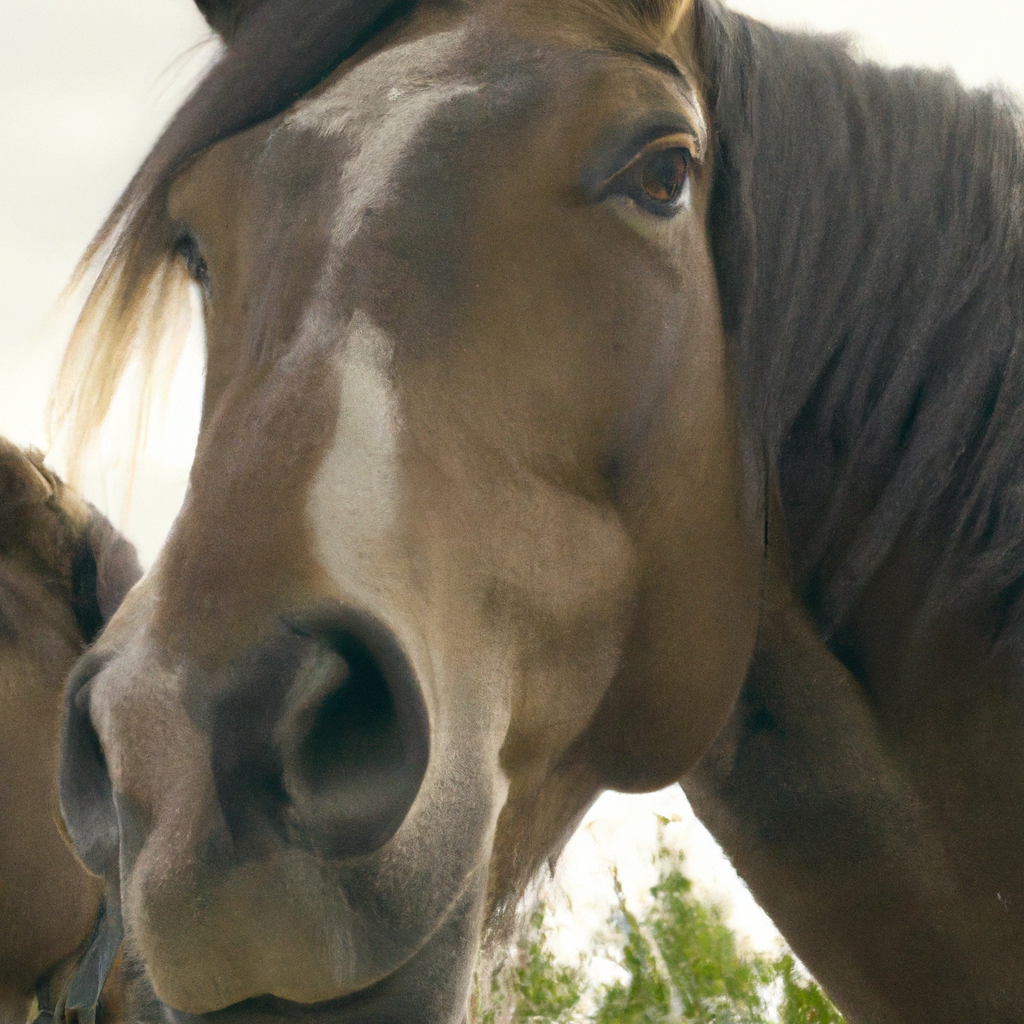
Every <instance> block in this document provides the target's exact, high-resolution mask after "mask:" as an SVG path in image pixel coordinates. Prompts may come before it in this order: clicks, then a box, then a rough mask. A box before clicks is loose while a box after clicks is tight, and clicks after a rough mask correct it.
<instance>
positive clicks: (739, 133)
mask: <svg viewBox="0 0 1024 1024" xmlns="http://www.w3.org/2000/svg"><path fill="white" fill-rule="evenodd" d="M701 13H702V44H703V47H704V50H705V53H706V55H707V56H706V61H707V65H706V66H709V67H711V69H712V77H713V81H714V83H715V93H714V95H713V97H712V100H713V102H714V110H715V122H716V125H717V129H718V132H719V135H720V144H721V149H722V153H721V157H722V160H721V163H722V175H721V179H720V183H719V186H718V194H717V196H716V203H715V217H716V221H715V223H714V225H713V232H712V237H713V243H714V245H715V249H716V262H717V264H718V271H719V279H720V285H721V291H722V295H723V301H724V303H725V305H726V324H727V328H728V329H729V331H730V335H731V337H732V338H733V341H734V343H735V345H736V346H737V349H738V351H737V355H736V361H737V365H738V372H739V375H740V387H741V389H742V391H743V405H744V408H745V412H746V419H747V424H746V425H747V427H748V429H751V430H752V431H753V434H754V436H755V437H756V438H757V442H758V444H759V445H760V446H761V454H762V455H763V457H764V458H765V459H766V460H768V461H770V462H771V463H773V464H774V465H775V466H776V467H777V470H778V473H779V479H780V486H781V491H782V501H783V506H784V509H785V513H786V518H787V531H788V534H789V536H790V540H791V542H795V543H792V549H793V558H794V566H793V568H794V576H795V582H796V584H797V588H798V592H799V593H801V594H802V596H803V598H804V600H805V603H806V604H807V606H808V607H809V608H810V609H811V611H812V612H813V614H814V615H815V616H816V618H817V621H818V625H819V628H820V629H821V630H822V633H823V635H825V636H832V635H834V634H835V632H836V630H837V629H839V628H840V627H841V625H842V623H843V620H844V618H845V617H846V615H847V613H848V612H849V611H850V609H851V606H852V604H853V602H854V601H855V599H856V597H857V595H858V593H859V592H860V591H861V589H862V588H863V587H864V586H865V585H866V584H867V583H868V582H869V581H870V579H871V577H872V574H873V573H874V572H875V571H876V570H877V569H878V567H879V566H880V564H881V563H882V561H883V560H884V559H885V557H886V555H887V553H888V552H889V551H890V549H891V548H892V545H893V544H894V542H895V541H896V539H897V538H898V537H900V536H901V535H905V533H906V532H908V531H909V532H910V533H912V534H913V535H914V536H915V538H918V539H921V540H922V541H927V542H929V543H932V544H934V543H936V542H938V543H939V545H940V548H941V555H942V557H941V568H940V569H939V570H938V571H937V573H936V575H935V577H934V579H933V580H931V581H929V584H928V586H929V588H930V593H929V595H928V597H929V602H931V603H934V602H936V601H938V602H942V603H948V602H950V601H957V600H961V599H964V598H969V595H971V594H973V595H975V596H978V595H980V594H982V593H984V594H987V595H990V596H991V595H996V596H997V598H998V599H999V600H1000V601H1001V602H1002V603H1003V606H1004V609H1005V611H1006V617H1005V619H1004V622H1003V624H1002V626H1003V631H1004V633H1007V632H1008V633H1016V632H1018V631H1019V625H1020V610H1019V605H1020V595H1021V592H1022V590H1024V586H1022V583H1024V463H1022V460H1021V457H1020V446H1021V439H1022V438H1024V365H1022V360H1024V351H1022V350H1024V133H1022V128H1021V125H1022V119H1021V112H1020V110H1019V108H1018V107H1017V106H1016V104H1015V102H1014V100H1013V99H1012V98H1011V97H1009V96H1008V95H1004V94H1002V93H1000V92H998V91H967V90H965V89H964V88H963V87H961V86H960V85H959V83H958V82H957V81H956V79H955V78H954V76H953V75H952V74H949V73H936V72H931V71H922V70H911V69H899V70H886V69H883V68H881V67H878V66H877V65H874V64H871V63H858V62H856V61H855V60H854V59H852V58H851V56H850V55H849V53H848V51H847V48H846V47H845V45H844V44H843V43H842V42H841V41H839V40H833V39H829V38H824V37H814V36H804V35H799V34H790V33H783V32H778V31H775V30H772V29H769V28H768V27H766V26H764V25H761V24H759V23H757V22H754V21H751V20H749V19H746V18H743V17H740V16H737V15H734V14H732V13H731V12H728V11H726V10H725V9H723V8H722V7H721V6H720V5H719V4H718V3H717V0H707V2H705V3H703V4H702V12H701ZM1011 624H1012V626H1013V629H1012V630H1009V631H1007V629H1006V627H1008V626H1010V625H1011ZM1022 639H1024V637H1022Z"/></svg>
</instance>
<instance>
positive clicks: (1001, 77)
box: [0, 0, 1024, 946]
mask: <svg viewBox="0 0 1024 1024" xmlns="http://www.w3.org/2000/svg"><path fill="white" fill-rule="evenodd" d="M735 6H737V7H739V8H741V9H742V10H744V11H746V12H748V13H750V14H753V15H755V16H756V17H759V18H762V19H763V20H765V21H770V22H774V23H776V24H785V25H794V26H801V27H807V28H813V29H818V30H822V31H828V32H836V31H850V32H852V33H853V34H854V36H855V37H856V38H857V39H858V42H859V45H860V47H861V50H862V52H863V53H864V54H865V55H867V56H870V57H873V58H875V59H878V60H882V61H886V62H889V63H920V64H930V65H933V66H938V67H953V68H954V69H955V70H956V71H957V72H958V73H959V74H960V76H961V77H962V78H963V79H964V81H965V82H966V83H967V84H969V85H981V84H986V83H989V82H993V81H997V80H998V81H1002V82H1003V83H1004V84H1006V85H1008V86H1010V87H1011V88H1013V89H1015V90H1016V91H1017V92H1018V93H1021V94H1024V58H1022V56H1021V55H1022V53H1024V3H1021V2H1020V0H973V2H972V3H971V4H962V3H952V2H947V3H935V2H934V0H928V2H924V0H859V2H857V3H855V4H853V3H849V2H848V0H743V2H737V3H736V4H735ZM214 52H215V49H214V46H213V44H212V43H211V41H210V38H209V33H208V32H207V30H206V27H205V24H204V23H203V21H202V19H201V18H200V17H199V15H198V14H197V13H196V11H195V9H194V7H193V6H192V4H190V3H188V2H187V0H31V2H26V0H0V434H4V435H6V436H8V437H10V438H11V439H13V440H16V441H19V442H21V443H35V444H38V445H44V443H45V439H46V435H45V431H44V427H43V423H44V420H43V409H44V406H45V402H46V397H47V394H48V391H49V387H50V384H51V381H52V378H53V374H54V372H55V370H56V366H57V363H58V361H59V358H60V353H61V351H62V349H63V344H64V339H65V338H66V334H67V330H68V327H69V322H70V312H69V311H68V310H67V309H65V310H64V311H62V312H60V311H58V312H56V313H55V312H53V307H54V304H55V302H56V300H57V297H58V296H59V294H60V292H61V289H62V288H63V286H64V284H65V283H66V281H67V279H68V277H69V275H70V273H71V271H72V268H73V267H74V265H75V262H76V261H77V259H78V256H79V255H80V254H81V252H82V250H83V249H84V248H85V246H86V245H87V243H88V241H89V239H90V237H91V235H92V234H93V232H94V231H95V230H96V229H97V228H98V227H99V225H100V223H101V221H102V220H103V217H104V215H105V213H106V212H107V210H108V209H109V208H110V206H111V205H112V204H113V202H114V200H115V198H116V197H117V194H118V193H119V192H120V190H121V188H122V187H123V185H124V184H125V183H126V182H127V181H128V179H129V177H130V176H131V173H132V171H133V170H134V169H135V168H136V167H137V166H138V164H139V162H140V161H141V159H142V157H143V156H144V155H145V153H146V151H147V150H148V148H149V146H150V144H151V143H152V141H153V139H154V138H155V136H156V134H157V132H158V131H159V129H160V127H161V126H162V124H163V123H164V122H165V121H166V119H167V118H168V117H169V116H170V114H171V113H172V112H173V110H174V108H175V107H176V106H177V104H178V103H179V102H180V100H181V98H182V97H183V96H184V94H185V93H186V92H187V90H188V87H189V85H190V84H191V83H192V82H193V81H194V79H195V77H196V76H197V75H198V73H199V72H200V71H201V70H202V68H203V67H204V66H205V64H206V63H207V62H208V61H209V59H210V58H211V56H212V54H213V53H214ZM201 374H202V354H201V349H200V345H199V343H198V342H197V341H194V342H193V344H192V346H191V348H190V350H189V352H188V353H187V355H186V358H185V360H184V361H183V365H182V368H181V370H180V372H179V375H178V380H177V382H176V384H175V387H174V390H173V392H172V395H171V399H170V406H169V409H168V415H167V417H166V418H165V419H164V420H163V422H162V423H160V424H158V425H157V426H156V428H155V429H154V431H153V435H154V442H153V444H152V445H151V447H150V449H149V451H148V453H147V459H146V461H145V463H144V465H143V467H142V469H141V471H140V474H139V477H138V479H137V481H136V485H135V492H134V499H135V500H134V503H133V507H132V512H131V514H130V516H129V518H128V519H127V521H126V532H128V534H129V535H130V536H131V537H132V538H133V539H134V540H136V542H137V543H138V544H139V546H140V548H141V551H142V554H143V557H144V559H145V560H146V561H149V560H151V559H152V557H153V555H154V554H155V552H156V550H157V548H158V546H159V543H160V541H161V538H162V536H163V534H164V532H165V531H166V529H167V527H168V526H169V524H170V521H171V519H172V518H173V515H174V513H175V511H176V509H177V507H178V504H179V503H180V500H181V496H182V493H183V490H184V485H185V479H186V474H187V468H188V462H189V460H190V457H191V456H190V452H191V449H190V445H191V444H192V443H193V441H194V435H195V429H196V427H195V421H196V409H197V401H198V394H199V390H200V386H201V383H200V382H201ZM123 456H124V453H123V452H122V453H121V455H120V456H118V455H117V454H116V453H115V454H110V452H108V453H107V461H106V463H105V464H104V465H102V466H99V467H94V468H93V470H92V472H91V473H90V474H89V476H88V477H87V479H86V482H85V483H86V488H87V491H88V493H89V496H90V497H91V498H92V500H93V501H95V502H96V503H97V504H99V505H100V506H101V507H104V508H106V509H107V511H108V512H109V513H110V514H111V515H112V516H113V517H114V518H115V519H116V518H118V517H119V516H120V514H121V503H122V499H123V491H124V477H125V473H124V458H123ZM119 460H120V461H119ZM653 807H657V808H658V810H659V811H660V812H661V813H663V814H668V815H672V814H677V815H679V816H680V818H681V821H680V823H679V824H677V825H675V826H673V835H674V837H675V839H676V840H677V841H678V842H680V843H681V844H683V845H684V846H685V847H686V848H687V850H688V851H689V856H690V859H691V863H692V867H693V871H694V874H696V875H699V876H700V877H701V878H702V879H703V880H704V881H705V883H706V887H707V888H708V890H709V891H711V892H714V893H718V894H719V895H720V896H721V897H722V898H724V899H726V900H727V901H730V900H731V901H734V903H735V906H736V918H735V920H736V922H737V923H738V925H739V926H740V927H741V928H742V929H744V930H745V931H747V932H748V933H750V934H751V936H752V939H753V941H754V942H755V944H757V945H759V946H765V945H766V944H770V942H771V937H770V936H771V932H770V929H769V928H768V926H767V925H766V924H765V921H764V919H763V917H760V916H759V915H758V912H757V911H756V909H751V907H750V905H749V902H747V901H748V898H747V897H745V896H744V893H743V891H742V889H740V888H737V886H736V883H735V881H734V880H731V879H730V878H729V869H728V865H727V864H724V863H723V862H722V860H721V858H720V857H719V856H718V855H717V854H716V853H715V851H714V847H713V844H711V843H710V842H709V840H708V839H707V837H706V834H703V833H702V831H701V830H700V829H699V827H697V826H695V825H694V824H693V823H692V819H691V818H690V817H689V812H688V809H687V807H686V805H685V801H684V800H683V799H682V797H681V795H679V794H678V791H676V792H675V793H665V794H659V795H655V796H652V797H647V798H643V799H641V800H640V801H639V803H638V802H637V801H636V800H632V801H627V799H626V798H623V797H616V796H609V797H607V798H604V799H603V800H602V801H601V802H599V804H598V805H597V806H596V807H595V809H594V811H593V812H592V814H591V816H590V818H589V819H588V823H587V825H586V826H585V827H584V828H583V829H581V832H580V833H579V834H578V836H577V837H576V838H575V839H574V840H573V843H572V844H571V845H570V847H569V849H568V850H567V851H566V854H565V856H564V858H563V863H565V864H566V865H567V866H568V870H566V871H564V872H563V873H562V875H561V876H560V877H561V879H562V884H563V885H564V888H565V890H566V893H567V895H566V897H565V899H566V900H567V903H566V904H565V905H566V906H567V905H568V902H571V903H572V906H573V910H574V913H575V914H576V916H577V918H580V917H582V918H587V917H588V915H589V919H591V920H593V922H594V923H596V922H597V921H599V920H600V919H601V916H602V915H603V913H604V911H603V909H602V908H603V901H604V900H605V898H606V896H607V893H608V892H610V886H609V883H608V878H609V876H608V864H609V859H608V858H612V857H614V858H615V859H616V860H617V861H618V863H619V864H620V865H621V867H620V873H621V874H622V875H623V877H624V880H625V882H626V885H627V889H628V890H631V891H634V892H642V891H643V889H644V888H645V887H646V885H649V884H650V881H651V880H652V879H650V877H649V876H650V870H651V869H650V849H651V844H652V842H653V827H654V826H653V817H652V813H651V808H653ZM644 808H646V809H644ZM645 823H646V824H645ZM602 886H603V887H604V888H603V889H602ZM588 907H589V908H590V909H589V910H588V909H587V908H588ZM595 915H596V916H595ZM559 920H563V921H564V920H565V916H564V915H563V917H561V918H559ZM578 934H579V933H578V931H576V930H574V929H572V928H569V927H568V926H567V927H566V936H567V938H566V942H567V944H568V946H571V945H572V943H573V942H574V941H576V939H577V938H578Z"/></svg>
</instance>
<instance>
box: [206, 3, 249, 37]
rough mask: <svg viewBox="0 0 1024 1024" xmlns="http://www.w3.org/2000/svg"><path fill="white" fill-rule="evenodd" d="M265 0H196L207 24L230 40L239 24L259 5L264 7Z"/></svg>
mask: <svg viewBox="0 0 1024 1024" xmlns="http://www.w3.org/2000/svg"><path fill="white" fill-rule="evenodd" d="M264 2H265V0H196V6H197V7H198V8H199V10H200V12H201V13H202V15H203V17H204V18H205V19H206V21H207V24H208V25H209V26H210V28H212V29H213V31H214V32H216V33H217V35H219V36H220V37H221V39H224V40H228V39H230V38H231V37H232V36H233V35H234V34H235V30H236V29H237V28H238V26H239V25H240V24H241V23H242V22H243V21H245V19H246V18H247V17H248V16H249V15H250V14H252V12H253V11H254V10H256V8H257V7H262V6H263V4H264Z"/></svg>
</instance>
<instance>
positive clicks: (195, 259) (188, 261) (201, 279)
mask: <svg viewBox="0 0 1024 1024" xmlns="http://www.w3.org/2000/svg"><path fill="white" fill-rule="evenodd" d="M174 255H175V256H177V257H179V258H180V259H182V260H184V262H185V266H186V267H187V268H188V272H189V276H190V277H191V278H192V280H193V281H195V283H196V284H197V285H199V287H200V288H208V287H209V286H210V269H209V267H207V265H206V260H205V259H203V254H202V253H201V252H200V251H199V243H198V242H197V241H196V240H195V238H194V237H193V236H192V235H191V234H189V233H188V232H185V233H183V234H181V235H179V236H178V237H177V238H176V239H175V241H174Z"/></svg>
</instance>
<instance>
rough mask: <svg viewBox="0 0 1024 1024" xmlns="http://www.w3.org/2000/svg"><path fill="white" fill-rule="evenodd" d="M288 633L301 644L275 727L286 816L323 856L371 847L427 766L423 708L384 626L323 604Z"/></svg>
mask: <svg viewBox="0 0 1024 1024" xmlns="http://www.w3.org/2000/svg"><path fill="white" fill-rule="evenodd" d="M288 626H289V628H290V629H291V630H292V631H293V632H294V633H295V634H296V635H297V636H300V637H303V638H305V639H306V640H307V641H309V642H310V646H309V648H308V650H307V651H306V652H305V655H304V657H303V658H302V660H301V661H300V663H299V666H298V670H297V672H296V676H295V679H294V681H293V683H292V686H291V688H290V690H289V692H288V694H287V695H286V697H285V700H284V705H283V708H282V714H281V717H280V719H279V721H278V723H277V726H276V728H275V731H274V732H275V737H274V738H275V741H276V746H277V748H278V750H279V751H280V756H281V763H282V781H283V786H284V790H285V792H286V794H287V797H288V800H289V803H290V808H289V817H290V818H291V820H292V822H293V824H294V825H296V826H297V827H298V828H299V829H300V830H301V831H302V832H304V833H305V834H306V835H307V836H308V837H309V839H310V841H311V842H312V843H313V845H314V846H315V847H316V848H317V849H318V850H319V851H320V852H321V853H322V854H324V855H328V856H335V857H340V856H357V855H359V854H365V853H369V852H372V851H373V850H376V849H378V848H379V847H381V846H382V845H383V844H384V843H386V842H387V841H388V839H390V838H391V836H392V835H393V834H394V833H395V831H396V830H397V829H398V827H399V825H401V823H402V821H403V820H404V819H405V816H406V814H407V813H408V811H409V808H410V807H411V806H412V803H413V801H414V800H415V799H416V794H417V792H418V791H419V787H420V783H421V782H422V780H423V775H424V773H425V771H426V767H427V759H428V755H429V747H430V741H429V727H428V720H427V712H426V706H425V704H424V701H423V696H422V693H421V690H420V687H419V685H418V683H417V682H416V679H415V676H414V674H413V672H412V669H411V667H410V665H409V663H408V660H407V659H406V657H405V655H404V653H403V652H402V650H401V648H400V647H399V645H398V643H397V641H396V640H395V638H394V637H393V636H392V634H391V633H390V631H389V630H387V629H386V628H385V627H383V626H382V625H381V624H380V623H378V622H376V621H375V620H373V619H371V618H370V617H369V616H366V615H363V614H362V613H359V612H355V611H354V610H352V609H342V608H340V607H333V608H330V609H326V610H321V611H318V612H316V613H314V614H313V615H310V616H307V617H305V618H303V619H302V620H290V621H289V622H288Z"/></svg>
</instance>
